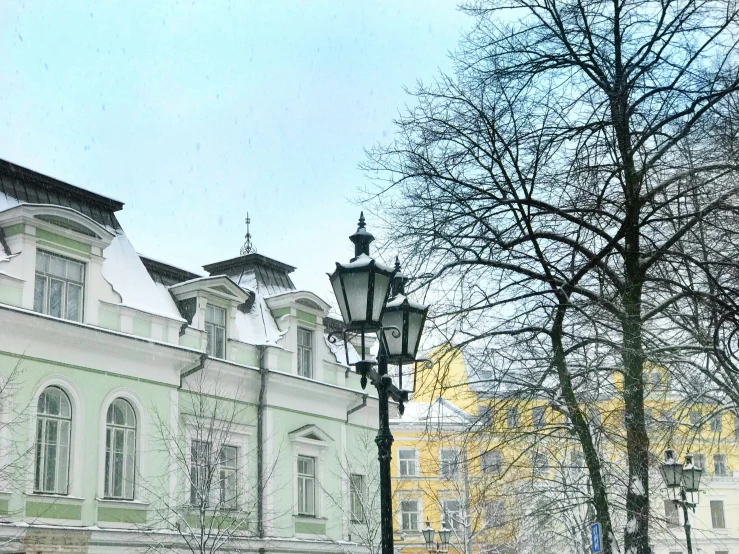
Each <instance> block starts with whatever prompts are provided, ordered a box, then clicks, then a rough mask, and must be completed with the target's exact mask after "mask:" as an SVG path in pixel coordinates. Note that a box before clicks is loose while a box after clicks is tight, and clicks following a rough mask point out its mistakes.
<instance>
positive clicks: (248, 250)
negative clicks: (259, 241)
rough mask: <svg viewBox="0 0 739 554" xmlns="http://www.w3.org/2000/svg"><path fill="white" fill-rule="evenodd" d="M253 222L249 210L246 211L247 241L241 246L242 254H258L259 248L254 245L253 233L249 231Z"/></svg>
mask: <svg viewBox="0 0 739 554" xmlns="http://www.w3.org/2000/svg"><path fill="white" fill-rule="evenodd" d="M250 224H251V218H250V217H249V212H246V235H245V236H244V238H245V239H246V242H244V246H242V247H241V251H240V252H239V253H240V254H241V255H242V256H246V255H247V254H256V253H257V249H256V248H254V245H253V244H252V242H251V233H250V232H249V225H250Z"/></svg>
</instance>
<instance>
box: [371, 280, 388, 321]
mask: <svg viewBox="0 0 739 554" xmlns="http://www.w3.org/2000/svg"><path fill="white" fill-rule="evenodd" d="M389 288H390V276H389V275H383V274H382V273H377V272H376V273H375V290H374V298H373V299H372V320H373V321H380V314H381V313H382V308H383V306H384V305H385V299H386V298H387V291H388V289H389Z"/></svg>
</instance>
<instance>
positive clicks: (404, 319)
mask: <svg viewBox="0 0 739 554" xmlns="http://www.w3.org/2000/svg"><path fill="white" fill-rule="evenodd" d="M349 239H350V240H351V241H352V242H353V243H354V257H353V258H352V259H351V260H350V261H349V263H345V264H340V263H337V264H336V271H334V273H332V274H331V275H329V279H330V281H331V286H332V287H333V289H334V294H335V295H336V300H337V302H338V304H339V310H341V317H342V319H343V320H344V324H345V325H346V328H345V329H344V330H343V331H342V333H343V334H344V342H345V344H346V341H347V334H349V333H352V334H356V335H359V337H360V340H361V352H360V353H359V354H360V357H361V358H362V359H361V360H360V361H358V362H356V363H354V364H349V356H348V352H347V365H354V367H355V369H356V371H357V373H359V374H360V375H361V376H362V380H361V384H362V388H364V387H366V386H367V380H368V379H369V380H370V381H372V384H373V385H375V387H376V388H377V397H378V400H379V405H380V426H379V430H378V431H377V437H376V438H375V442H376V443H377V449H378V457H379V459H380V521H381V528H382V529H381V535H382V554H393V505H392V491H391V489H390V460H391V458H392V456H391V448H392V444H393V435H392V433H391V432H390V415H389V405H388V404H389V398H392V399H393V400H395V401H396V402H398V403H399V409H400V413H401V414H402V413H403V405H404V403H405V402H407V401H408V391H407V390H403V389H402V388H401V387H402V365H403V364H408V363H413V362H415V361H416V353H417V352H418V345H419V343H420V338H421V333H422V332H423V325H424V323H425V321H426V312H427V311H428V307H427V306H422V305H420V304H416V303H415V302H412V301H411V300H409V299H408V298H407V297H406V295H405V281H406V279H405V277H404V276H403V275H402V274H401V273H400V264H399V263H398V261H397V260H396V263H395V269H392V268H389V267H387V266H385V265H383V264H381V263H379V262H377V261H376V260H375V259H373V258H371V257H370V249H369V245H370V243H372V241H373V240H375V238H374V237H373V236H372V234H371V233H370V232H369V231H367V229H366V227H365V221H364V214H363V213H362V214H361V215H360V216H359V228H358V229H357V232H356V233H354V234H353V235H352V236H350V237H349ZM389 296H390V300H389V301H388V297H389ZM367 333H375V334H376V335H377V337H378V339H379V343H380V349H379V352H378V355H377V360H376V361H375V360H370V359H367V349H366V345H365V335H366V334H367ZM329 340H331V341H332V342H333V341H334V340H335V336H330V337H329ZM388 363H394V364H398V366H399V372H398V373H399V374H400V375H401V377H400V381H399V385H400V387H397V386H395V384H394V383H393V381H392V378H391V376H390V375H388V370H387V366H388ZM375 366H377V370H375V369H374V367H375Z"/></svg>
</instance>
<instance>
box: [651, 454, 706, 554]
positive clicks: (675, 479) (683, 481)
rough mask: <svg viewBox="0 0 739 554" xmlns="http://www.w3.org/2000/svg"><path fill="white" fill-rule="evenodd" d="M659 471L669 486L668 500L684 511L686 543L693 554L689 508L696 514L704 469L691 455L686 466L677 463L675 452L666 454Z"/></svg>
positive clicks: (687, 458) (686, 460)
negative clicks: (695, 463)
mask: <svg viewBox="0 0 739 554" xmlns="http://www.w3.org/2000/svg"><path fill="white" fill-rule="evenodd" d="M659 469H660V472H661V473H662V478H663V479H664V480H665V484H666V485H667V496H668V499H669V500H671V501H672V502H673V503H674V504H675V506H680V507H682V509H683V521H684V523H683V527H684V528H685V542H686V543H687V545H688V554H693V545H692V542H691V539H690V520H689V519H688V508H690V509H691V510H692V511H694V512H695V507H696V506H697V505H698V500H697V495H698V493H699V487H700V481H701V474H702V473H703V469H701V468H699V467H695V466H694V465H693V456H690V455H687V456H685V464H681V463H680V462H678V461H677V458H676V457H675V452H674V451H673V450H667V451H666V452H665V461H664V462H662V464H660V468H659ZM687 493H690V502H688V498H687ZM694 495H695V496H694Z"/></svg>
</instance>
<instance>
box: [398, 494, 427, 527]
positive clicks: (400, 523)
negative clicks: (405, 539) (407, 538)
mask: <svg viewBox="0 0 739 554" xmlns="http://www.w3.org/2000/svg"><path fill="white" fill-rule="evenodd" d="M405 500H411V501H413V500H415V501H416V502H417V503H418V504H417V505H416V506H417V509H416V513H417V514H418V517H417V518H416V523H417V525H418V528H417V529H416V530H415V531H413V530H410V529H403V507H402V505H401V502H403V501H405ZM423 522H424V519H423V496H416V495H414V494H402V495H399V496H398V528H397V532H398V533H420V532H421V528H422V527H423V525H424V523H423Z"/></svg>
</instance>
